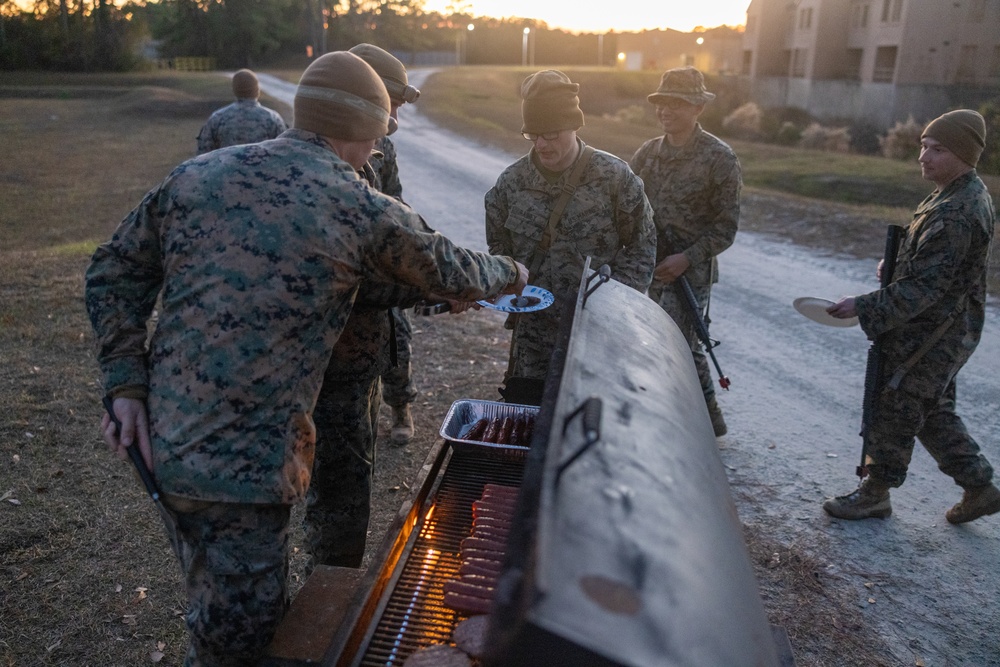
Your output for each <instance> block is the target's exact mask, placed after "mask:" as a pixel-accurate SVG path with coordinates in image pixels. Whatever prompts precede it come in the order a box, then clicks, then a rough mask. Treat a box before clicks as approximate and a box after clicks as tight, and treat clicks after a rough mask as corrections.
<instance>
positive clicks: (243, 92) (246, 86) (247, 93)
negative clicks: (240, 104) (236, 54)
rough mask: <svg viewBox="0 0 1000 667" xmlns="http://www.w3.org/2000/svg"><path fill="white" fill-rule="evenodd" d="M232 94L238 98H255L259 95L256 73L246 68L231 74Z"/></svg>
mask: <svg viewBox="0 0 1000 667" xmlns="http://www.w3.org/2000/svg"><path fill="white" fill-rule="evenodd" d="M233 95H234V96H235V97H236V99H238V100H255V99H257V98H258V97H260V84H259V83H258V82H257V75H256V74H254V73H253V72H251V71H250V70H248V69H241V70H240V71H239V72H237V73H236V74H233Z"/></svg>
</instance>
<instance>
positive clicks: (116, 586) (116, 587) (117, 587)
mask: <svg viewBox="0 0 1000 667" xmlns="http://www.w3.org/2000/svg"><path fill="white" fill-rule="evenodd" d="M121 592H122V585H121V584H115V593H121Z"/></svg>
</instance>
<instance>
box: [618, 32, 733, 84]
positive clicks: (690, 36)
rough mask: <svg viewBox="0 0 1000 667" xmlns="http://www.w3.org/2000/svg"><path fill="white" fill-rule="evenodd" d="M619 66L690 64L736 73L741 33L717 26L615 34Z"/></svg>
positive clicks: (707, 70) (658, 67) (715, 71)
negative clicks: (701, 29) (694, 30)
mask: <svg viewBox="0 0 1000 667" xmlns="http://www.w3.org/2000/svg"><path fill="white" fill-rule="evenodd" d="M617 37H618V42H617V44H618V66H619V67H621V68H623V69H626V70H640V69H652V70H667V69H670V68H671V67H683V66H685V65H691V66H692V67H697V68H698V69H699V70H701V71H702V72H704V73H705V74H738V73H739V71H740V63H741V60H740V58H741V57H742V52H743V34H742V32H740V31H739V30H738V29H736V28H729V27H726V26H720V27H718V28H712V29H710V30H704V31H698V32H680V31H677V30H670V29H667V30H644V31H642V32H624V33H619V34H618V36H617Z"/></svg>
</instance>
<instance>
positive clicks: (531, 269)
mask: <svg viewBox="0 0 1000 667" xmlns="http://www.w3.org/2000/svg"><path fill="white" fill-rule="evenodd" d="M593 154H594V149H593V148H591V147H590V146H584V147H583V150H582V151H580V158H579V159H578V160H577V161H576V164H575V165H574V166H573V171H571V172H570V174H569V178H567V179H566V182H565V183H564V184H563V186H562V194H561V195H559V199H558V200H556V205H555V206H553V207H552V213H551V215H549V222H548V224H547V225H546V226H545V231H544V232H543V233H542V239H541V240H540V241H539V242H538V247H536V248H535V252H533V253H532V255H531V263H530V264H529V266H528V275H529V276H535V275H537V274H538V269H539V268H541V266H542V262H543V261H545V254H546V253H547V252H548V251H549V246H550V245H552V235H553V234H554V233H555V229H556V225H558V224H559V218H561V217H562V214H563V212H565V210H566V206H568V205H569V200H570V199H571V198H572V197H573V193H574V192H576V187H577V185H579V184H580V178H581V177H582V176H583V170H584V169H586V168H587V165H588V164H590V156H591V155H593Z"/></svg>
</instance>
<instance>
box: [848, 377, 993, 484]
mask: <svg viewBox="0 0 1000 667" xmlns="http://www.w3.org/2000/svg"><path fill="white" fill-rule="evenodd" d="M941 377H944V378H947V377H948V373H947V370H945V371H944V373H942V374H941ZM908 388H909V389H911V390H909V391H908V390H907V389H908ZM922 389H927V387H919V388H913V387H912V385H911V386H910V387H908V383H907V382H906V381H905V380H904V382H903V384H902V385H901V387H900V389H898V390H895V391H894V390H892V389H886V390H885V391H883V392H882V394H881V395H880V396H879V397H878V400H877V402H876V406H875V410H876V415H877V417H876V421H875V424H874V426H873V428H872V429H871V434H870V438H869V443H868V449H867V451H866V454H867V457H868V459H869V460H870V461H871V463H869V465H868V471H869V473H870V474H871V476H872V477H873V478H875V479H879V480H882V481H884V482H886V483H888V484H889V485H890V486H895V487H898V486H901V485H902V484H903V481H904V480H905V479H906V470H907V468H908V467H909V465H910V457H911V456H912V455H913V444H914V438H919V439H920V444H922V445H923V446H924V449H926V450H927V451H928V452H929V453H930V455H931V456H933V457H934V460H935V461H937V464H938V468H939V469H940V470H941V472H943V473H944V474H946V475H948V476H950V477H952V478H953V479H954V480H955V483H956V484H958V485H959V486H963V487H975V486H983V485H984V484H989V483H990V481H991V480H992V479H993V468H992V467H991V466H990V463H989V461H987V460H986V457H984V456H983V455H982V454H981V453H980V451H979V445H978V443H976V441H975V440H974V439H973V438H972V436H970V435H969V432H968V431H967V430H966V429H965V424H964V423H963V422H962V418H961V417H959V416H958V415H957V414H955V380H954V377H952V379H951V381H950V382H948V384H947V385H946V386H945V387H944V388H943V390H939V392H940V393H936V394H935V393H934V392H933V391H931V392H928V391H921V390H922Z"/></svg>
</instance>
